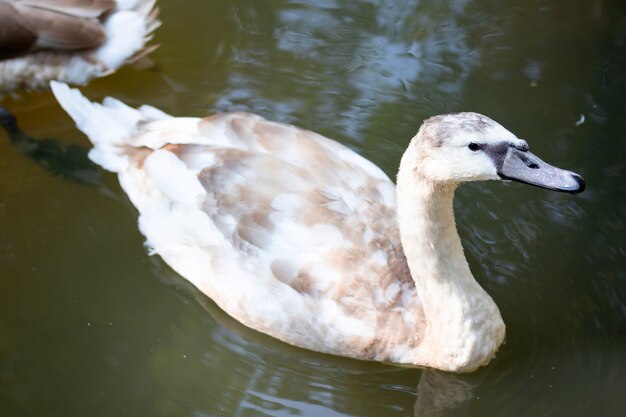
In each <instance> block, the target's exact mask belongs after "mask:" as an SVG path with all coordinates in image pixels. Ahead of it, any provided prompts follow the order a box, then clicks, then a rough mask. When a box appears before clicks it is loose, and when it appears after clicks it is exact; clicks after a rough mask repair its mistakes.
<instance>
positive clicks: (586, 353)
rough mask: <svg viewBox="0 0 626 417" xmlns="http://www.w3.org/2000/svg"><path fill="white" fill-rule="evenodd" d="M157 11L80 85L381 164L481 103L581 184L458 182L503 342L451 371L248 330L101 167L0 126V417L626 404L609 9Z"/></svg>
mask: <svg viewBox="0 0 626 417" xmlns="http://www.w3.org/2000/svg"><path fill="white" fill-rule="evenodd" d="M159 4H160V6H161V19H162V21H163V26H162V27H161V28H160V29H159V30H158V31H157V34H156V39H155V41H156V42H158V43H160V44H161V47H160V49H158V50H157V51H156V52H155V53H154V54H153V55H152V58H153V60H154V61H155V66H154V67H152V68H150V69H147V70H138V69H135V68H125V69H123V70H121V71H119V72H118V73H116V74H114V75H112V76H110V77H107V78H105V79H102V80H98V81H96V82H93V83H91V84H90V86H89V87H86V88H84V89H83V91H84V92H85V93H86V94H87V95H88V96H90V97H92V98H94V99H100V98H101V97H103V96H104V95H111V96H115V97H118V98H120V99H122V100H124V101H126V102H127V103H129V104H131V105H139V104H142V103H150V104H153V105H155V106H157V107H160V108H161V109H163V110H165V111H167V112H169V113H172V114H175V115H196V116H202V115H206V114H209V113H213V112H217V111H223V110H233V109H239V110H246V111H252V112H256V113H259V114H261V115H263V116H265V117H266V118H269V119H272V120H278V121H283V122H289V123H294V124H297V125H299V126H303V127H306V128H309V129H312V130H316V131H318V132H320V133H322V134H325V135H327V136H329V137H332V138H335V139H337V140H339V141H341V142H342V143H345V144H348V145H349V146H351V147H352V148H353V149H355V150H356V151H357V152H359V153H361V154H362V155H364V156H366V157H367V158H369V159H371V160H373V161H374V162H375V163H377V164H378V165H380V166H381V167H383V169H384V170H385V171H386V172H387V173H388V174H389V175H390V176H393V175H395V170H396V168H397V165H398V162H399V159H400V156H401V153H402V151H403V150H404V147H405V146H406V144H407V143H408V140H409V139H410V138H411V137H412V136H413V135H414V133H415V131H416V130H417V128H418V126H419V124H420V123H421V121H422V120H423V119H424V118H426V117H428V116H431V115H434V114H438V113H444V112H451V111H464V110H465V111H467V110H471V111H478V112H482V113H484V114H487V115H489V116H491V117H492V118H494V119H496V120H498V121H499V122H500V123H502V124H503V125H504V126H505V127H507V128H509V129H510V130H511V131H513V132H515V133H516V134H517V135H518V136H520V137H522V138H524V139H527V140H528V142H529V143H530V145H531V149H532V150H533V151H534V152H535V153H537V154H538V155H540V156H541V157H543V158H544V159H545V160H547V161H549V162H552V163H555V164H557V165H560V166H562V167H565V168H568V169H571V170H573V171H576V172H578V173H580V174H582V175H583V176H584V177H585V179H586V180H587V183H588V189H587V191H586V192H585V193H584V194H582V195H578V196H570V195H564V194H556V193H551V192H548V191H545V190H539V189H535V188H532V187H526V186H523V185H519V184H501V183H489V184H473V185H469V186H464V187H462V189H461V190H460V191H459V193H458V195H457V199H456V208H457V223H458V225H459V229H460V234H461V237H462V239H463V242H464V246H465V249H466V253H467V257H468V260H469V262H470V264H471V267H472V269H473V271H474V273H475V276H476V277H477V279H478V281H479V282H480V283H481V285H483V286H484V288H485V289H486V290H487V291H488V292H489V293H490V294H491V295H492V296H493V298H494V299H495V301H496V302H497V304H498V305H499V306H500V309H501V311H502V315H503V317H504V320H505V322H506V323H507V340H506V344H505V345H504V346H503V347H502V348H501V350H500V352H499V353H498V355H497V358H496V359H495V360H494V361H493V363H492V364H491V365H490V366H489V367H487V368H485V369H483V370H481V371H479V372H477V373H474V374H472V375H470V376H463V377H454V376H451V375H446V374H441V373H437V372H433V371H421V370H419V369H404V368H396V367H391V366H385V365H381V364H374V363H365V362H359V361H353V360H347V359H343V358H337V357H332V356H327V355H321V354H317V353H312V352H308V351H305V350H301V349H296V348H292V347H289V346H287V345H284V344H283V343H280V342H277V341H275V340H273V339H271V338H269V337H266V336H264V335H260V334H258V333H255V332H254V331H251V330H249V329H247V328H244V327H243V326H241V325H239V324H237V323H236V322H234V321H233V320H231V319H229V318H228V317H227V316H226V315H225V314H224V313H223V312H221V311H220V310H219V309H217V308H216V307H215V305H214V304H213V303H212V302H211V301H210V300H207V299H206V298H205V297H204V296H203V295H202V294H200V293H199V292H198V291H197V290H195V289H194V288H193V287H191V286H190V285H189V284H187V283H186V282H185V281H184V280H183V279H182V278H180V277H178V276H177V275H176V274H174V273H173V272H172V271H171V270H169V269H168V267H167V266H166V265H165V264H164V263H163V262H162V261H161V260H160V259H159V258H158V257H150V256H148V254H147V252H146V250H145V248H144V247H143V245H142V244H143V238H142V236H141V235H140V234H139V232H138V230H137V227H136V212H135V210H134V208H133V207H132V206H131V205H130V203H129V202H128V201H127V200H126V198H125V195H124V194H123V192H122V191H121V190H120V188H119V186H118V185H117V180H116V178H114V176H113V175H111V174H108V173H102V174H101V175H100V177H98V176H97V175H96V177H95V179H94V180H93V181H91V182H95V183H96V184H97V185H96V186H93V185H91V186H90V185H84V184H81V183H80V182H79V181H76V175H74V176H73V175H72V172H70V173H69V175H68V173H67V172H62V174H63V175H64V176H59V175H54V174H52V173H51V171H50V170H49V169H45V168H44V167H42V164H41V163H42V161H41V160H39V162H37V161H35V160H33V158H30V157H27V156H25V155H23V154H21V153H19V152H18V150H17V149H15V148H14V147H12V146H11V144H10V143H9V141H8V139H6V137H5V135H4V134H3V133H0V416H7V417H13V416H14V417H18V416H33V417H34V416H59V417H74V416H76V417H84V416H91V417H97V416H116V417H123V416H129V417H130V416H133V417H138V416H142V417H143V416H197V417H200V416H311V417H313V416H320V417H322V416H330V417H335V416H376V417H378V416H413V415H417V416H461V415H469V416H533V417H537V416H590V415H594V416H611V417H612V416H615V417H617V416H624V415H626V256H625V250H626V226H625V222H626V185H625V178H626V5H625V4H624V3H623V2H621V1H617V0H616V1H613V0H587V1H585V0H573V1H566V0H562V1H532V0H531V1H525V2H517V1H513V0H506V1H503V0H498V1H496V0H493V1H478V0H474V1H469V0H456V1H439V0H428V1H427V0H421V1H420V0H407V1H391V0H388V1H383V0H361V1H339V0H320V1H312V0H310V1H305V0H271V1H270V0H263V1H260V0H247V1H244V0H238V1H233V0H220V1H204V0H193V1H192V0H187V1H181V0H159ZM2 104H3V105H5V106H7V107H8V108H10V109H11V110H12V111H13V112H14V113H15V114H16V116H17V117H18V119H19V121H20V123H21V125H22V126H23V128H24V129H25V130H27V131H28V132H29V133H30V134H32V135H35V136H38V137H47V138H56V139H59V140H60V141H62V142H63V143H66V144H74V145H81V146H87V144H88V141H87V139H86V138H84V137H83V136H82V135H81V134H80V133H79V132H78V131H77V130H76V129H75V128H74V126H73V124H72V123H71V122H70V120H69V119H68V118H67V117H66V116H65V115H64V113H63V112H62V111H61V109H60V108H59V107H58V106H57V104H56V103H55V101H54V99H53V98H52V96H51V95H50V94H49V93H38V94H23V95H22V96H21V97H20V98H13V99H12V98H8V99H4V100H3V101H2ZM70 171H71V170H70ZM58 173H59V172H58V171H57V174H58ZM92 174H93V173H92ZM90 175H91V174H90ZM78 177H79V179H80V178H82V177H81V176H80V175H78ZM90 178H91V177H90Z"/></svg>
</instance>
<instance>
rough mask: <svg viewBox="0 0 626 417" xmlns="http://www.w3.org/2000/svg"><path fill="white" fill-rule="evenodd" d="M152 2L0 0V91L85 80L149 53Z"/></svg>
mask: <svg viewBox="0 0 626 417" xmlns="http://www.w3.org/2000/svg"><path fill="white" fill-rule="evenodd" d="M155 1H156V0H0V94H2V93H7V92H11V91H13V90H17V89H27V90H33V89H41V88H47V87H48V84H49V83H50V81H51V80H59V81H64V82H69V83H75V84H85V83H86V82H87V81H89V80H90V79H92V78H95V77H102V76H104V75H107V74H110V73H112V72H113V71H115V70H116V69H118V68H119V67H120V66H122V65H123V64H125V63H127V62H129V61H132V60H134V59H137V58H139V57H141V56H144V55H145V54H147V53H149V52H150V51H152V50H153V49H154V47H146V43H147V42H148V41H149V40H150V39H151V37H152V32H153V31H154V30H155V29H156V28H157V27H158V26H159V25H160V22H159V20H158V19H157V13H158V10H157V9H156V8H155V7H154V4H155Z"/></svg>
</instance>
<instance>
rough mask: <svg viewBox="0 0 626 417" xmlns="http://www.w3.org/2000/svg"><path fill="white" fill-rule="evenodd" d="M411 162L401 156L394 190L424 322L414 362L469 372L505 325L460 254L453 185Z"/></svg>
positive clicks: (481, 360) (488, 355)
mask: <svg viewBox="0 0 626 417" xmlns="http://www.w3.org/2000/svg"><path fill="white" fill-rule="evenodd" d="M411 149H412V147H409V150H408V151H407V153H410V152H411ZM416 162H417V160H414V159H413V158H412V157H411V154H409V155H408V156H407V154H406V153H405V156H404V157H403V160H402V163H401V164H400V171H399V173H398V186H397V201H398V221H399V227H400V239H401V242H402V246H403V249H404V253H405V255H406V259H407V262H408V266H409V269H410V271H411V275H412V277H413V281H414V282H415V286H416V289H417V292H418V294H419V297H420V301H421V303H422V308H423V310H424V315H425V319H426V328H425V332H424V338H423V341H422V343H421V344H420V346H419V348H418V350H417V351H416V352H415V358H414V359H415V361H416V362H417V363H422V364H424V365H425V366H432V367H436V368H439V369H444V370H450V371H457V372H459V371H471V370H473V369H476V368H477V367H479V366H481V365H484V364H486V363H488V361H489V360H490V358H491V357H493V355H494V354H495V351H496V350H497V348H498V346H499V345H500V344H501V343H502V340H503V339H504V323H503V321H502V318H501V316H500V312H499V311H498V308H497V306H496V304H495V303H494V301H493V300H492V299H491V297H490V296H489V295H488V294H487V293H486V292H485V291H484V290H483V289H482V288H481V287H480V285H478V283H477V282H476V280H475V279H474V277H473V276H472V273H471V271H470V268H469V265H468V263H467V260H466V259H465V256H464V254H463V246H462V245H461V239H460V238H459V234H458V232H457V230H456V224H455V220H454V208H453V200H454V192H455V189H456V188H457V184H456V183H445V182H435V181H432V180H430V179H428V178H427V177H425V176H423V175H420V172H419V169H418V167H419V164H417V163H416Z"/></svg>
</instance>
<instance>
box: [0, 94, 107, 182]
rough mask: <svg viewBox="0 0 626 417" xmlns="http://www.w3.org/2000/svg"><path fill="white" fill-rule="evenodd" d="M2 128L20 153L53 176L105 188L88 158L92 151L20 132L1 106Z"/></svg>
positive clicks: (14, 119) (12, 118) (14, 121)
mask: <svg viewBox="0 0 626 417" xmlns="http://www.w3.org/2000/svg"><path fill="white" fill-rule="evenodd" d="M0 127H2V128H3V129H4V130H5V132H6V134H7V136H8V137H9V140H10V141H11V143H12V144H13V147H14V149H15V150H16V151H18V152H19V153H21V154H22V155H25V156H28V157H30V158H31V159H32V160H33V161H35V162H36V163H37V164H39V165H41V166H42V167H43V168H44V169H47V170H49V171H50V172H51V173H52V174H54V175H58V176H59V177H61V178H63V179H66V180H69V181H76V182H78V183H82V184H89V185H101V183H102V182H101V180H100V172H99V170H98V167H97V166H96V165H95V164H94V163H92V162H91V161H90V160H89V158H88V157H87V152H88V150H89V149H88V148H87V147H84V146H78V145H73V144H71V143H66V142H63V141H62V140H59V139H36V138H33V137H30V136H28V135H27V134H26V133H24V132H23V131H22V129H20V127H19V125H18V123H17V120H16V118H15V116H13V115H12V114H11V113H10V112H9V111H8V110H7V109H5V108H4V107H2V106H0Z"/></svg>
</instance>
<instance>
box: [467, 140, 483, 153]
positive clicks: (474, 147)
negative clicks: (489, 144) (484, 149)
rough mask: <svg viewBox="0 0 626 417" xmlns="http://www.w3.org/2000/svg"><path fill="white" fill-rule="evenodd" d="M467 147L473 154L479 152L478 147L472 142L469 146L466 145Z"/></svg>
mask: <svg viewBox="0 0 626 417" xmlns="http://www.w3.org/2000/svg"><path fill="white" fill-rule="evenodd" d="M467 147H468V148H469V149H470V151H473V152H476V151H478V150H480V145H479V144H477V143H474V142H471V143H470V144H469V145H467Z"/></svg>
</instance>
